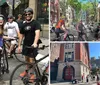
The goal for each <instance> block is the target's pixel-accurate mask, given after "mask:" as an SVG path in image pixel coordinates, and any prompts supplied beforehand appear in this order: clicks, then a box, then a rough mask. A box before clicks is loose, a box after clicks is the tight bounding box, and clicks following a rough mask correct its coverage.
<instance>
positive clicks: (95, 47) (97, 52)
mask: <svg viewBox="0 0 100 85" xmlns="http://www.w3.org/2000/svg"><path fill="white" fill-rule="evenodd" d="M89 51H90V57H96V58H98V56H100V43H89Z"/></svg>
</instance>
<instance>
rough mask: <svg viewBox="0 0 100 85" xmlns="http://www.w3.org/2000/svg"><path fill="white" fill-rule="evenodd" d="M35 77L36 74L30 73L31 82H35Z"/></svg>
mask: <svg viewBox="0 0 100 85" xmlns="http://www.w3.org/2000/svg"><path fill="white" fill-rule="evenodd" d="M34 79H35V75H33V74H30V79H29V82H30V83H33V82H34Z"/></svg>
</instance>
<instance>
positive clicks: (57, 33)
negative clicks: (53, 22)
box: [55, 28, 64, 38]
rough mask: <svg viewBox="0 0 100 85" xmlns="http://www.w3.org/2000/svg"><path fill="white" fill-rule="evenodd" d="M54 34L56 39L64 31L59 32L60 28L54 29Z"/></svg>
mask: <svg viewBox="0 0 100 85" xmlns="http://www.w3.org/2000/svg"><path fill="white" fill-rule="evenodd" d="M55 33H56V36H57V38H58V37H59V33H64V31H63V30H61V29H60V28H59V29H58V28H56V29H55Z"/></svg>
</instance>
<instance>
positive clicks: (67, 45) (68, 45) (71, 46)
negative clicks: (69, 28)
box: [64, 43, 74, 49]
mask: <svg viewBox="0 0 100 85" xmlns="http://www.w3.org/2000/svg"><path fill="white" fill-rule="evenodd" d="M64 46H65V49H72V48H74V44H72V43H67V44H65V45H64Z"/></svg>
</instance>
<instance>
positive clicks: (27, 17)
mask: <svg viewBox="0 0 100 85" xmlns="http://www.w3.org/2000/svg"><path fill="white" fill-rule="evenodd" d="M32 17H33V14H32V13H31V12H27V13H25V19H26V20H27V21H30V20H31V19H32Z"/></svg>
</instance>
